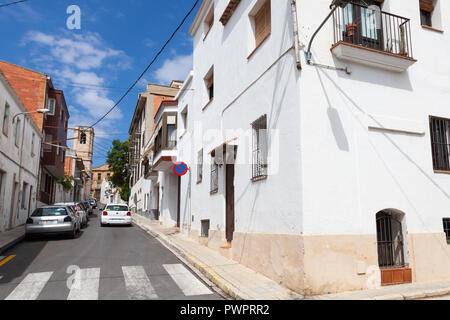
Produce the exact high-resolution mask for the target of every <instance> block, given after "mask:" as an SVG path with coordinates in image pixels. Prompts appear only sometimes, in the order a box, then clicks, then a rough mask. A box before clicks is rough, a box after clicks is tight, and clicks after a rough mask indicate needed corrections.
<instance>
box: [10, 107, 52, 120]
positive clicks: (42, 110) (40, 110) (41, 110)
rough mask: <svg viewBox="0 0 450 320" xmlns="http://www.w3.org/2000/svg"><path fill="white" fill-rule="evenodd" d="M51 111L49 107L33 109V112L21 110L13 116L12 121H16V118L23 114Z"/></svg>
mask: <svg viewBox="0 0 450 320" xmlns="http://www.w3.org/2000/svg"><path fill="white" fill-rule="evenodd" d="M49 112H50V110H49V109H39V110H36V111H32V112H21V113H18V114H16V115H15V116H14V117H13V120H12V123H14V122H15V121H16V118H17V117H18V116H20V115H22V114H33V113H42V114H46V113H49Z"/></svg>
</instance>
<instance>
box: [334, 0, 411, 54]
mask: <svg viewBox="0 0 450 320" xmlns="http://www.w3.org/2000/svg"><path fill="white" fill-rule="evenodd" d="M333 21H334V40H335V44H336V43H339V42H346V43H351V44H354V45H358V46H362V47H366V48H370V49H374V50H378V51H383V52H387V53H391V54H395V55H399V56H402V57H406V58H412V57H413V52H412V42H411V26H410V19H408V18H403V17H400V16H397V15H394V14H390V13H386V12H383V11H381V10H379V8H378V7H377V6H371V7H366V6H362V5H359V4H354V3H349V4H348V5H347V6H346V7H345V8H338V9H337V10H336V11H335V12H334V15H333Z"/></svg>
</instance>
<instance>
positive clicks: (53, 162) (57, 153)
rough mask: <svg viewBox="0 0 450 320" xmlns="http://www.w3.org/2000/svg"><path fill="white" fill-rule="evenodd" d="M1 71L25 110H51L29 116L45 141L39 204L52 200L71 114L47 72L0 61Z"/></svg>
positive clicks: (49, 202) (61, 171)
mask: <svg viewBox="0 0 450 320" xmlns="http://www.w3.org/2000/svg"><path fill="white" fill-rule="evenodd" d="M0 70H1V71H2V72H3V73H4V74H5V77H6V78H7V79H8V81H9V83H10V84H11V86H12V88H13V89H14V91H15V92H16V93H17V95H18V96H19V98H20V100H21V101H22V103H23V104H24V105H25V107H26V109H27V110H28V112H35V111H37V110H39V109H49V110H50V112H49V113H48V114H46V115H43V114H39V113H35V114H31V117H32V119H33V121H34V122H35V124H36V125H37V127H38V128H39V130H40V131H41V132H42V133H43V135H44V141H45V143H44V144H43V145H42V148H41V152H40V154H41V159H40V168H39V178H40V183H39V186H38V191H37V200H38V205H42V204H51V203H54V201H55V198H56V193H57V190H58V189H59V190H60V191H61V188H58V186H57V183H56V181H57V179H59V178H64V159H65V148H66V146H67V145H66V140H67V124H68V121H69V117H70V115H69V111H68V109H67V105H66V101H65V98H64V93H63V91H62V90H58V89H56V88H55V87H54V85H53V82H52V79H51V78H50V77H49V76H47V75H46V74H43V73H40V72H37V71H33V70H30V69H27V68H24V67H21V66H17V65H14V64H12V63H8V62H5V61H0Z"/></svg>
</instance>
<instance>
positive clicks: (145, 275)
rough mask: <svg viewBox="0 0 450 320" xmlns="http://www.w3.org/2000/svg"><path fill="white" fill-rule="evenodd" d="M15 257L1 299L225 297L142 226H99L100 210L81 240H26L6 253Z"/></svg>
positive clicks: (1, 277) (1, 271)
mask: <svg viewBox="0 0 450 320" xmlns="http://www.w3.org/2000/svg"><path fill="white" fill-rule="evenodd" d="M13 255H15V257H14V258H13V259H11V260H10V261H8V262H7V263H5V264H4V265H3V266H1V267H0V300H4V299H14V300H24V299H29V300H66V299H67V300H70V299H75V300H80V299H81V300H85V299H86V300H127V299H131V300H150V299H151V300H154V299H162V300H184V299H196V300H211V299H222V298H221V297H220V295H218V294H216V293H215V292H214V291H213V290H211V289H210V288H208V286H207V285H206V284H204V283H203V282H202V281H201V280H199V279H198V278H197V277H196V276H195V275H194V274H193V273H192V272H191V271H190V270H189V269H188V268H187V267H186V266H185V265H184V264H183V263H182V262H181V261H180V260H179V259H178V258H177V257H176V256H175V255H173V254H172V253H171V252H170V251H169V250H167V249H166V248H165V247H163V246H162V245H161V244H160V243H159V242H158V241H157V240H155V239H153V238H152V237H151V236H150V235H148V234H147V233H145V232H144V231H142V230H141V229H139V228H138V227H135V226H133V227H105V228H102V227H100V224H99V221H98V210H95V211H94V214H93V215H91V217H90V223H89V226H88V227H87V228H86V229H83V230H82V233H81V234H80V235H79V236H78V237H77V238H76V239H73V240H71V239H67V238H65V237H63V236H61V237H59V236H54V237H51V238H48V237H47V238H44V237H42V238H36V239H32V240H29V241H23V242H21V243H19V244H17V245H16V246H15V247H13V248H11V249H10V250H9V251H7V252H4V253H3V254H2V256H4V257H5V258H7V257H10V256H13ZM78 268H79V271H78V272H77V273H75V270H77V269H78ZM75 274H76V276H75ZM73 279H77V280H76V281H75V283H74V282H73V281H71V280H73ZM71 283H74V284H73V285H72V289H69V285H70V284H71ZM68 284H69V285H68ZM76 284H78V285H76Z"/></svg>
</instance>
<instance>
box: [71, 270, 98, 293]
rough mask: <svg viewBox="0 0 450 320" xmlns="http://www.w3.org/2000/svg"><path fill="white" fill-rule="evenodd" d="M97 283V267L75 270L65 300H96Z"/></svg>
mask: <svg viewBox="0 0 450 320" xmlns="http://www.w3.org/2000/svg"><path fill="white" fill-rule="evenodd" d="M99 283H100V269H99V268H91V269H79V270H77V271H76V272H75V275H74V281H73V283H72V285H71V288H70V293H69V296H68V297H67V300H98V289H99Z"/></svg>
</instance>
